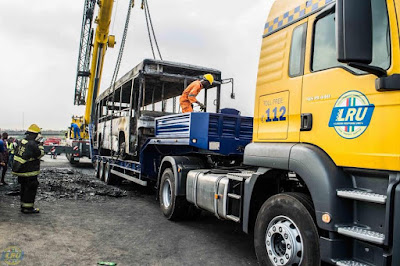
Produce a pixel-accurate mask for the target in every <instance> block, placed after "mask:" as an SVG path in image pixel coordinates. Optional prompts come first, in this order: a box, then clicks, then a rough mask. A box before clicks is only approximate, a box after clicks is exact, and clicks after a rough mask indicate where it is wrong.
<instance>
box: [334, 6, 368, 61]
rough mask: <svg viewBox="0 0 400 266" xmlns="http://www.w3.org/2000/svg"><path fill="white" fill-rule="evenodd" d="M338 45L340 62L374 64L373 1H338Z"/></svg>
mask: <svg viewBox="0 0 400 266" xmlns="http://www.w3.org/2000/svg"><path fill="white" fill-rule="evenodd" d="M336 43H337V45H336V47H337V59H338V61H339V62H341V63H362V64H370V63H371V62H372V7H371V0H337V1H336Z"/></svg>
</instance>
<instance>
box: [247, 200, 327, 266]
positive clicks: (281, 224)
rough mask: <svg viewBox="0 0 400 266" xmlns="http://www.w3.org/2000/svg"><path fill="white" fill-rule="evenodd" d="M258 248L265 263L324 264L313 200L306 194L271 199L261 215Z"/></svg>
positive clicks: (257, 222) (256, 232)
mask: <svg viewBox="0 0 400 266" xmlns="http://www.w3.org/2000/svg"><path fill="white" fill-rule="evenodd" d="M254 248H255V251H256V255H257V259H258V261H259V263H260V264H261V265H273V266H278V265H279V266H281V265H296V266H298V265H308V266H314V265H320V252H319V237H318V231H317V227H316V225H315V222H314V207H313V205H312V202H311V199H310V198H309V197H308V196H306V195H304V194H302V193H282V194H279V195H275V196H273V197H271V198H269V199H268V200H267V201H266V202H265V203H264V204H263V205H262V207H261V209H260V211H259V212H258V215H257V220H256V224H255V229H254Z"/></svg>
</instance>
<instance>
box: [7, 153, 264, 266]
mask: <svg viewBox="0 0 400 266" xmlns="http://www.w3.org/2000/svg"><path fill="white" fill-rule="evenodd" d="M42 167H43V168H46V171H45V173H43V175H42V176H41V177H40V178H39V182H41V186H42V187H41V188H40V191H39V193H38V198H39V200H38V201H37V206H38V207H39V208H40V210H41V213H40V214H38V215H25V214H22V213H20V211H19V197H18V196H9V195H6V192H9V191H10V190H13V189H15V188H16V184H10V185H9V186H3V187H0V265H9V264H6V259H5V258H4V256H6V255H10V254H11V253H9V252H6V251H8V250H9V247H11V246H15V247H16V248H15V249H14V250H15V251H16V253H15V256H20V255H21V254H22V252H23V256H22V259H18V260H16V262H18V263H19V264H17V265H96V264H97V263H98V262H100V261H108V262H116V263H118V264H117V265H257V261H256V257H255V254H254V250H253V239H252V236H249V235H246V234H244V233H242V232H241V229H240V227H239V226H238V225H236V224H234V223H232V222H226V221H219V220H217V219H216V218H215V217H214V216H212V215H210V214H206V213H203V214H202V215H201V216H200V217H199V218H197V219H196V220H194V221H181V222H170V221H168V220H166V219H165V218H164V217H163V215H162V213H161V211H160V210H159V206H158V202H157V201H156V200H155V195H154V193H152V191H149V190H148V189H143V188H141V187H138V186H136V185H134V184H131V183H125V184H123V185H122V186H121V187H118V188H111V192H112V193H110V190H109V189H110V188H109V187H106V186H105V185H103V184H100V183H99V182H100V181H98V180H95V179H94V177H93V169H92V168H91V167H90V164H86V165H85V166H84V167H74V168H72V173H70V172H68V171H67V172H65V169H66V168H68V167H70V166H69V164H68V162H67V161H66V160H65V159H64V157H62V156H59V157H58V158H57V160H51V159H49V158H48V157H46V158H45V162H43V163H42ZM76 180H77V181H76ZM6 181H8V182H9V183H13V181H15V180H14V178H12V177H11V176H10V175H9V174H8V175H7V179H6ZM76 184H81V187H76ZM97 190H101V191H105V192H106V193H96V191H97ZM121 191H122V192H124V193H119V192H121ZM114 192H118V193H116V194H115V193H114ZM110 195H114V196H110ZM115 195H118V196H119V197H115ZM121 195H122V196H121Z"/></svg>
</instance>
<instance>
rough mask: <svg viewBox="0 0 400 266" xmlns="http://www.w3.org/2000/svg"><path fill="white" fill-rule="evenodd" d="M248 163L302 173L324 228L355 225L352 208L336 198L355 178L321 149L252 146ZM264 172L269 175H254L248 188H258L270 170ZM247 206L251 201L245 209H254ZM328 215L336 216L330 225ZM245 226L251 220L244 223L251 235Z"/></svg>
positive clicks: (258, 144) (267, 144)
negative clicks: (347, 173)
mask: <svg viewBox="0 0 400 266" xmlns="http://www.w3.org/2000/svg"><path fill="white" fill-rule="evenodd" d="M270 151H272V152H270ZM244 163H245V164H246V165H253V166H259V167H265V168H273V169H282V170H288V171H293V172H295V173H296V174H298V175H299V176H300V177H301V179H302V180H303V181H304V183H305V185H306V186H307V188H308V190H309V192H310V194H311V197H312V200H313V203H314V207H315V215H316V220H317V224H318V226H319V227H320V228H322V229H325V230H329V231H334V230H335V224H347V223H349V222H352V217H351V215H349V214H351V213H352V212H351V210H352V206H348V204H346V201H345V200H344V199H341V198H338V197H337V196H336V190H337V189H339V188H346V187H352V179H351V177H350V176H349V175H346V173H345V172H344V171H343V170H342V169H341V168H339V167H337V166H336V165H335V163H334V162H333V161H332V159H331V158H330V157H329V156H328V155H327V154H326V153H325V152H324V151H323V150H321V149H320V148H318V147H316V146H313V145H310V144H296V143H252V144H250V145H248V146H247V147H246V150H245V156H244ZM263 171H265V173H266V174H263V175H256V174H255V175H253V177H254V179H255V180H252V181H251V182H249V183H248V184H247V185H248V186H254V185H255V184H256V181H257V179H258V178H264V176H265V177H268V174H267V172H268V170H263ZM253 177H252V179H253ZM251 191H253V188H252V187H249V188H246V192H250V193H251ZM249 197H251V194H250V195H249ZM246 204H250V200H248V201H245V203H244V206H243V210H247V211H249V210H250V206H246ZM324 213H329V214H330V215H331V217H332V220H331V222H330V223H329V224H326V223H323V222H322V219H321V218H322V215H323V214H324ZM246 215H247V216H246ZM246 217H247V219H248V214H246V213H244V218H246ZM245 226H248V221H247V222H245V221H244V223H243V230H244V231H245V232H247V228H245Z"/></svg>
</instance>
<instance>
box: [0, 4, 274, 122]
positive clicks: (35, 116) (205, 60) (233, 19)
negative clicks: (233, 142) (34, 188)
mask: <svg viewBox="0 0 400 266" xmlns="http://www.w3.org/2000/svg"><path fill="white" fill-rule="evenodd" d="M83 2H84V0H79V1H78V0H72V1H64V0H38V1H33V2H32V1H26V0H12V1H10V0H0V6H1V9H0V36H1V43H0V48H1V49H0V60H1V64H0V90H1V103H0V108H1V109H0V110H1V114H2V115H1V116H0V128H11V129H22V127H23V126H24V128H26V127H27V126H29V124H31V123H37V124H38V125H39V126H40V127H42V128H44V129H65V128H66V127H68V125H69V123H70V119H71V116H72V115H74V114H75V115H83V112H84V107H76V106H74V105H73V98H74V86H75V79H76V65H77V59H78V48H79V38H80V31H81V23H82V11H83ZM135 2H136V6H135V8H134V10H133V12H132V16H131V23H130V27H129V32H128V38H127V42H126V46H125V53H124V57H123V60H122V64H121V69H120V72H119V77H121V76H122V75H123V74H125V73H126V72H128V71H129V70H131V69H132V68H133V67H134V66H136V65H137V64H138V63H139V62H140V61H142V60H143V59H144V58H152V54H151V50H150V45H149V40H148V37H147V31H146V27H145V17H144V12H143V10H141V9H140V4H141V1H140V0H136V1H135ZM148 2H149V7H150V11H151V15H152V19H153V23H154V27H155V31H156V35H157V39H158V42H159V45H160V48H161V52H162V55H163V57H164V59H165V60H168V61H175V62H182V63H188V64H194V65H200V66H205V67H212V68H216V69H219V70H221V71H222V74H223V77H225V78H229V77H233V78H234V79H235V86H236V99H235V100H232V99H230V97H229V95H230V91H229V90H230V87H229V86H226V87H224V90H223V94H222V95H223V99H222V107H235V108H237V109H240V110H241V111H242V114H245V115H253V108H254V92H255V84H256V77H257V67H258V59H259V52H260V47H261V40H262V33H263V28H264V24H265V21H266V19H267V15H268V11H269V9H270V7H271V4H272V0H252V1H243V0H242V1H239V0H217V1H216V0H202V1H199V0H178V1H165V0H148ZM127 6H128V0H116V2H115V4H114V11H115V13H114V17H113V20H112V25H111V34H114V35H116V39H117V45H116V48H114V49H108V51H107V54H106V59H105V66H104V71H103V79H102V82H101V89H100V90H101V91H103V90H105V89H106V88H107V87H108V86H109V85H110V80H111V76H112V73H113V70H114V66H115V62H116V58H117V55H118V49H119V44H120V41H121V36H122V31H123V26H124V23H125V17H126V12H127ZM96 13H97V11H96ZM23 118H24V119H23Z"/></svg>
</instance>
